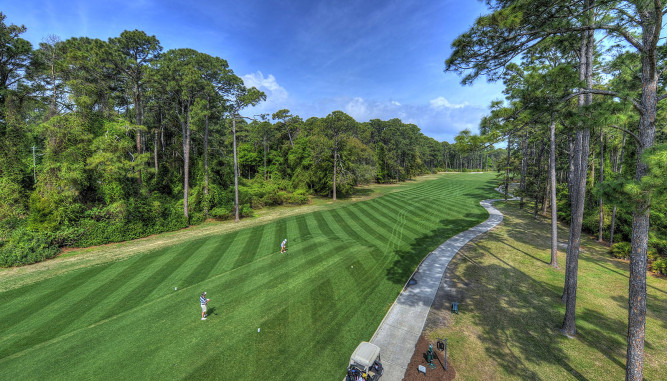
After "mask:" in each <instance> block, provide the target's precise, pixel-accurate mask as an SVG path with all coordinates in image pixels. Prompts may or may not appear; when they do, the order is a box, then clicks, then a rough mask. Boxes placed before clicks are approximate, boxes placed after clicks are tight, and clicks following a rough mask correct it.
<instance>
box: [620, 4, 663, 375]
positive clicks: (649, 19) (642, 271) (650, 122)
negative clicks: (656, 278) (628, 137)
mask: <svg viewBox="0 0 667 381" xmlns="http://www.w3.org/2000/svg"><path fill="white" fill-rule="evenodd" d="M637 7H638V8H642V9H638V11H640V12H639V14H640V15H641V16H640V17H641V27H642V45H643V46H644V48H645V51H644V52H643V53H642V55H641V63H642V95H641V103H640V105H641V112H640V117H639V134H638V135H639V144H638V147H637V169H636V171H635V179H636V180H637V182H638V183H639V182H641V180H642V178H643V177H644V176H646V174H647V173H648V165H647V164H646V163H644V162H643V161H642V154H643V153H644V152H645V151H646V150H647V149H650V148H651V147H653V144H654V141H655V120H656V114H657V103H658V98H657V89H658V82H659V78H660V74H659V72H658V69H657V48H656V46H657V43H658V41H659V39H660V32H661V28H662V5H661V3H660V2H656V3H655V4H654V3H652V2H651V3H648V2H647V3H641V5H637ZM634 205H635V206H634V210H633V212H632V242H631V254H630V287H629V293H628V294H629V295H628V296H629V297H628V349H627V356H626V364H627V366H626V370H625V379H626V380H637V381H639V380H642V378H643V373H644V336H645V329H646V266H647V262H648V260H647V253H648V233H649V217H650V214H651V213H650V212H651V209H650V206H651V196H650V194H648V193H647V194H642V196H640V199H639V200H636V201H635V204H634Z"/></svg>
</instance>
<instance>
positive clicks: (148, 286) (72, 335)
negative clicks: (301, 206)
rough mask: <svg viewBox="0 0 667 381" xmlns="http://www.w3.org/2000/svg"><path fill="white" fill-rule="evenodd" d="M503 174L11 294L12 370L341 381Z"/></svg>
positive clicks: (0, 346)
mask: <svg viewBox="0 0 667 381" xmlns="http://www.w3.org/2000/svg"><path fill="white" fill-rule="evenodd" d="M494 177H495V176H494V174H446V175H442V176H439V177H438V178H437V179H435V180H430V181H425V182H418V183H413V184H409V185H406V186H403V187H401V188H399V189H400V190H398V191H396V192H392V193H389V194H387V195H385V196H382V197H378V198H375V199H372V200H369V201H363V202H357V203H353V204H350V203H347V204H342V206H338V205H335V204H334V205H333V206H332V207H331V208H330V209H327V210H323V211H318V212H313V213H309V214H304V215H299V216H291V217H286V218H283V219H279V220H276V221H272V222H269V223H267V224H264V225H259V226H255V227H252V228H248V229H244V230H239V231H236V232H231V233H227V234H224V235H219V236H215V237H208V238H200V239H196V240H192V241H185V242H183V243H181V244H178V245H175V246H171V247H168V248H164V249H160V250H155V251H152V252H147V253H145V254H140V255H135V256H133V257H131V258H129V259H124V260H121V261H117V262H112V263H107V264H102V265H96V266H92V267H87V268H83V269H79V270H74V271H70V272H67V273H65V274H63V275H58V276H54V277H51V278H49V279H46V280H43V281H39V282H37V283H33V284H29V285H26V286H21V287H19V288H15V289H11V290H9V291H6V292H2V293H0V306H2V308H1V309H0V379H6V380H11V379H38V378H39V379H42V378H45V379H54V378H55V379H91V378H97V379H133V380H138V379H149V378H150V379H181V378H189V379H195V378H196V379H202V378H205V379H208V378H216V379H225V380H227V379H228V380H246V379H252V380H287V379H304V380H306V379H308V380H338V379H341V378H342V377H343V375H344V371H345V367H346V364H347V361H348V359H349V355H350V354H351V352H352V351H353V350H354V348H355V347H356V345H357V344H358V342H360V341H362V340H368V339H370V337H371V336H372V334H373V332H374V331H375V329H376V328H377V326H378V324H379V323H380V321H381V320H382V318H383V317H384V315H385V313H386V311H387V309H388V308H389V306H390V305H391V303H393V301H394V299H395V298H396V296H397V294H398V293H399V292H400V290H401V288H402V287H403V284H404V283H405V282H406V281H407V279H408V277H409V276H410V274H411V273H412V271H413V270H414V268H415V267H416V265H417V264H418V263H419V262H420V261H421V260H422V258H423V257H424V256H425V255H426V254H428V253H429V252H430V251H431V250H432V249H433V248H435V247H436V246H437V245H439V244H440V243H442V242H444V241H445V240H447V239H448V238H449V237H451V236H453V235H455V234H456V233H458V232H460V231H462V230H465V229H468V228H470V227H471V226H474V225H476V224H478V223H480V222H482V221H483V220H485V219H486V218H487V216H488V214H487V212H486V211H485V210H484V209H483V208H482V207H481V206H480V205H479V201H480V200H481V199H484V198H491V197H496V196H497V195H498V194H497V193H494V192H493V190H492V188H493V184H494V182H493V179H494ZM284 238H287V239H288V249H289V250H288V253H287V254H286V255H281V254H279V251H280V242H281V241H282V240H283V239H284ZM174 287H178V291H174ZM202 291H207V292H208V296H209V298H211V302H210V304H209V309H212V310H213V314H212V316H210V317H209V319H208V320H207V321H201V320H199V318H200V314H201V309H200V308H199V305H198V297H199V294H200V293H201V292H202ZM258 328H261V332H260V333H258V332H257V329H258Z"/></svg>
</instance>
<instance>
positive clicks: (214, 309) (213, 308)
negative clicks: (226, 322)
mask: <svg viewBox="0 0 667 381" xmlns="http://www.w3.org/2000/svg"><path fill="white" fill-rule="evenodd" d="M215 311H216V307H211V308H209V309H207V310H206V317H209V316H211V315H216V316H217V315H218V313H217V312H215Z"/></svg>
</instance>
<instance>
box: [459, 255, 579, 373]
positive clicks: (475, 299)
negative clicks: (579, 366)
mask: <svg viewBox="0 0 667 381" xmlns="http://www.w3.org/2000/svg"><path fill="white" fill-rule="evenodd" d="M474 245H475V247H476V248H477V249H479V250H477V251H470V252H468V253H467V256H468V257H470V258H471V259H472V260H473V261H475V262H478V263H477V265H474V266H473V265H468V266H466V267H465V269H464V270H463V274H462V275H461V278H462V279H461V280H459V282H468V283H469V284H471V285H472V286H470V287H467V288H466V292H465V296H464V297H463V298H462V300H461V302H460V303H461V304H460V306H459V309H460V311H461V313H469V314H470V318H471V319H472V320H473V321H474V322H475V326H476V327H478V329H479V330H480V331H481V332H480V333H479V340H480V341H481V343H482V345H483V346H484V349H485V351H486V353H487V354H488V356H489V357H491V358H492V359H493V360H494V361H495V362H496V363H497V364H498V365H499V366H500V367H502V368H503V370H504V371H505V372H507V374H510V375H513V376H516V377H519V378H520V379H530V380H542V379H544V378H542V376H541V375H540V374H539V373H537V372H536V371H535V370H533V369H536V368H539V367H542V366H544V365H546V364H551V365H555V366H559V367H562V368H563V369H565V370H566V371H567V372H568V373H569V374H571V375H572V376H573V377H574V378H576V379H577V380H586V379H587V378H586V377H585V376H584V375H582V374H581V373H580V372H579V371H578V370H576V369H574V368H573V366H572V365H571V364H570V359H569V358H568V355H567V354H566V353H565V351H564V350H563V349H562V347H561V343H562V342H563V341H564V340H568V339H567V338H565V337H564V336H562V335H561V334H560V333H559V331H558V328H559V326H560V324H561V323H562V315H561V314H560V312H559V310H558V309H555V308H553V304H554V303H555V302H557V301H558V299H559V298H560V295H558V294H557V293H555V292H554V291H553V290H552V289H550V288H549V287H548V285H546V284H543V283H542V282H540V281H537V280H535V279H534V278H532V277H531V276H529V275H528V274H526V273H524V272H523V271H521V270H519V269H517V268H516V267H514V266H512V265H510V264H509V263H507V262H506V261H504V260H503V259H502V258H500V257H499V256H496V255H495V254H493V253H492V252H491V251H489V249H488V248H487V247H485V246H484V245H483V243H480V242H476V243H475V244H474ZM485 256H491V257H493V258H495V259H496V260H498V261H500V262H501V263H502V264H498V263H490V264H480V263H483V260H484V259H483V258H484V257H485ZM486 261H487V262H488V259H487V260H486ZM458 272H459V271H457V273H458ZM478 332H479V331H478Z"/></svg>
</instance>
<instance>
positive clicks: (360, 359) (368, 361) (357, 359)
mask: <svg viewBox="0 0 667 381" xmlns="http://www.w3.org/2000/svg"><path fill="white" fill-rule="evenodd" d="M379 355H380V347H378V346H377V345H375V344H371V343H369V342H366V341H362V342H361V344H359V345H358V346H357V349H355V350H354V353H352V357H350V365H353V364H356V365H357V366H361V367H363V368H364V369H365V370H367V369H368V368H369V367H370V366H371V365H373V361H375V360H376V359H377V358H378V356H379Z"/></svg>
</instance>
